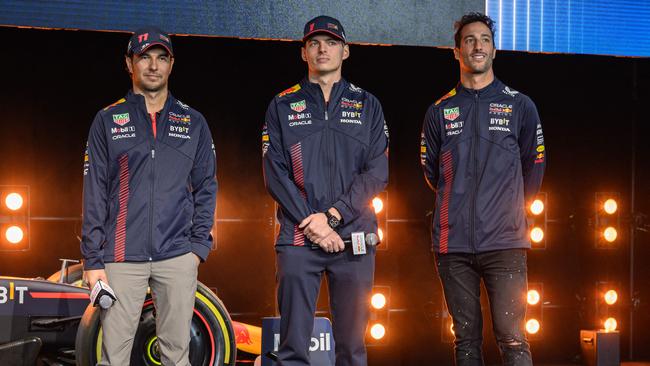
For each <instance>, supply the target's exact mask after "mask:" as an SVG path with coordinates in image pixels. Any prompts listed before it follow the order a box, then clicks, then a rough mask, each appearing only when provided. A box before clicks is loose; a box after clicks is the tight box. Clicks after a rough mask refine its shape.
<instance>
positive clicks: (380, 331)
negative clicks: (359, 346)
mask: <svg viewBox="0 0 650 366" xmlns="http://www.w3.org/2000/svg"><path fill="white" fill-rule="evenodd" d="M385 335H386V328H385V327H384V326H383V325H382V324H380V323H376V324H373V326H372V327H371V328H370V336H371V337H372V338H374V339H376V340H380V339H382V338H384V336H385Z"/></svg>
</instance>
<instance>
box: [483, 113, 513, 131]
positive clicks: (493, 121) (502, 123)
mask: <svg viewBox="0 0 650 366" xmlns="http://www.w3.org/2000/svg"><path fill="white" fill-rule="evenodd" d="M488 131H500V132H510V119H508V118H494V117H490V127H488Z"/></svg>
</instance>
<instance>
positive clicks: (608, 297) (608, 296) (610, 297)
mask: <svg viewBox="0 0 650 366" xmlns="http://www.w3.org/2000/svg"><path fill="white" fill-rule="evenodd" d="M617 300H618V294H617V293H616V291H615V290H609V291H607V292H605V302H606V303H607V305H614V304H616V301H617Z"/></svg>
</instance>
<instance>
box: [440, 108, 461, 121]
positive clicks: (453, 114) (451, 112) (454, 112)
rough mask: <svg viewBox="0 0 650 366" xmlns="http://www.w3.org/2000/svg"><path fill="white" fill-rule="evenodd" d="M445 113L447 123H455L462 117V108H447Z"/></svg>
mask: <svg viewBox="0 0 650 366" xmlns="http://www.w3.org/2000/svg"><path fill="white" fill-rule="evenodd" d="M443 113H444V116H445V119H446V120H447V121H454V120H456V118H458V117H459V116H460V107H455V108H445V109H444V110H443Z"/></svg>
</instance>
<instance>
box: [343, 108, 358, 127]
mask: <svg viewBox="0 0 650 366" xmlns="http://www.w3.org/2000/svg"><path fill="white" fill-rule="evenodd" d="M341 117H342V118H341V123H352V124H355V125H360V124H363V123H362V122H361V119H360V118H361V112H357V111H341Z"/></svg>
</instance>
